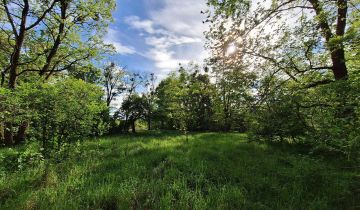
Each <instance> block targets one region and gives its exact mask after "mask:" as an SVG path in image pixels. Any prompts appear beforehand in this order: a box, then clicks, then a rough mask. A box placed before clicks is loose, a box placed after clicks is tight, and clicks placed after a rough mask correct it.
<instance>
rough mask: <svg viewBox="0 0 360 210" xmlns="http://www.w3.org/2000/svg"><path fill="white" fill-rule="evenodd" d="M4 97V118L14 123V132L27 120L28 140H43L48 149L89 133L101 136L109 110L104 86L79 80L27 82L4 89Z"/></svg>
mask: <svg viewBox="0 0 360 210" xmlns="http://www.w3.org/2000/svg"><path fill="white" fill-rule="evenodd" d="M1 91H2V93H4V94H3V96H4V97H2V100H4V101H5V103H2V106H1V107H0V108H1V109H4V110H5V112H4V114H3V115H1V116H0V117H1V118H3V120H4V122H5V121H6V122H10V123H11V124H12V125H13V128H14V130H13V133H14V134H15V133H16V132H17V127H19V125H21V123H23V122H27V123H28V124H29V126H28V128H29V129H28V136H27V140H29V139H31V140H34V141H40V142H41V144H42V147H43V148H44V151H45V152H46V151H49V150H50V149H58V150H59V149H60V148H61V146H62V144H64V143H69V142H74V141H76V140H79V139H83V138H84V137H87V136H92V135H101V134H102V133H104V132H106V129H107V125H106V123H105V122H104V120H103V113H105V112H106V111H107V107H106V104H105V102H104V101H103V100H102V96H103V91H102V90H101V88H100V87H98V86H96V85H93V84H89V83H86V82H84V81H82V80H76V79H62V80H57V81H52V82H50V83H47V84H43V83H24V84H22V85H20V86H19V87H18V88H17V89H16V90H12V91H9V90H6V89H2V90H1Z"/></svg>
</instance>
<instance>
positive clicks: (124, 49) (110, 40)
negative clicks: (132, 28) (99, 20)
mask: <svg viewBox="0 0 360 210" xmlns="http://www.w3.org/2000/svg"><path fill="white" fill-rule="evenodd" d="M118 37H119V35H118V32H117V31H116V30H114V29H111V28H109V29H108V32H107V34H106V36H105V37H104V42H105V43H106V44H111V45H113V46H114V48H115V50H116V53H118V54H120V55H129V54H135V53H136V50H135V49H134V48H133V47H132V46H126V45H123V44H122V43H121V42H120V41H119V40H118Z"/></svg>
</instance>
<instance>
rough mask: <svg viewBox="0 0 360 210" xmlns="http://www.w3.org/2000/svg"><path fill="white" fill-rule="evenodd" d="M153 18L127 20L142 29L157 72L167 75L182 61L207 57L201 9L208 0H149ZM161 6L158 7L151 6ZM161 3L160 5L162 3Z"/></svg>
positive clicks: (150, 16)
mask: <svg viewBox="0 0 360 210" xmlns="http://www.w3.org/2000/svg"><path fill="white" fill-rule="evenodd" d="M147 3H149V7H148V9H149V18H148V19H141V18H139V17H137V16H130V17H127V18H126V19H125V22H126V23H127V24H128V25H129V26H130V27H131V28H133V29H136V30H139V36H140V37H143V39H144V41H145V43H146V44H147V45H148V47H149V49H148V50H147V51H146V52H145V53H144V54H143V55H144V56H145V57H147V58H149V59H150V60H152V61H153V62H154V65H155V67H156V68H158V70H157V71H156V74H157V75H162V76H165V75H166V74H167V73H168V72H169V71H171V70H174V69H176V68H178V66H179V63H181V64H187V63H189V62H190V61H195V62H202V61H203V59H204V58H205V57H206V53H205V50H204V48H203V44H204V40H205V38H204V35H203V32H204V31H205V30H206V27H207V26H206V25H204V24H203V23H202V21H203V19H204V16H203V15H202V14H201V10H204V9H206V8H207V7H206V3H205V0H197V2H194V0H182V1H174V0H156V1H155V0H148V1H147ZM152 5H157V6H156V8H151V6H152ZM159 5H160V6H161V7H160V8H159V7H158V6H159Z"/></svg>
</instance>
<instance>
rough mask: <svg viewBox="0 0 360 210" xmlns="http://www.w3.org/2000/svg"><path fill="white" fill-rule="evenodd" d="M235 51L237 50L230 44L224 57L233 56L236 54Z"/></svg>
mask: <svg viewBox="0 0 360 210" xmlns="http://www.w3.org/2000/svg"><path fill="white" fill-rule="evenodd" d="M236 50H237V47H236V45H235V44H234V43H231V44H230V45H229V46H228V48H227V49H226V53H225V55H226V56H229V55H232V54H234V53H235V52H236Z"/></svg>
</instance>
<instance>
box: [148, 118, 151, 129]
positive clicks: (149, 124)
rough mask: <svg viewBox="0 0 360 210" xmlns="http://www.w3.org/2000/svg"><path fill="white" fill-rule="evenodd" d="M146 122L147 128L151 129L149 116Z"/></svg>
mask: <svg viewBox="0 0 360 210" xmlns="http://www.w3.org/2000/svg"><path fill="white" fill-rule="evenodd" d="M147 124H148V130H151V119H150V117H149V118H148V120H147Z"/></svg>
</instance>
